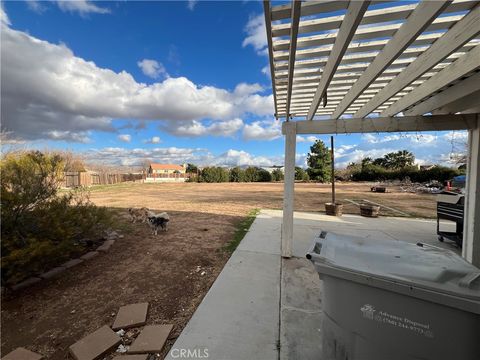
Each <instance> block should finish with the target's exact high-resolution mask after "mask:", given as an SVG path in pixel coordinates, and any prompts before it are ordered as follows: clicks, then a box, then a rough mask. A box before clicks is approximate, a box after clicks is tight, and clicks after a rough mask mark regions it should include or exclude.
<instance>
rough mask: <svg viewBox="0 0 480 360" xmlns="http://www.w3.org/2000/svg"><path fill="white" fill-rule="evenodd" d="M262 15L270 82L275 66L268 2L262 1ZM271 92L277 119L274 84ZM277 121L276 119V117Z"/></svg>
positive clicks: (273, 77)
mask: <svg viewBox="0 0 480 360" xmlns="http://www.w3.org/2000/svg"><path fill="white" fill-rule="evenodd" d="M263 14H264V17H265V30H266V32H267V43H268V58H269V60H270V78H271V79H272V81H274V79H275V66H274V64H273V45H272V19H271V13H270V1H269V0H264V1H263ZM272 92H273V103H274V108H275V117H277V112H278V110H277V94H276V89H275V84H273V86H272ZM277 120H278V117H277Z"/></svg>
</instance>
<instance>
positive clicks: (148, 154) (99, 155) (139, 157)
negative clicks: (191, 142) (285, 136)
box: [82, 147, 305, 167]
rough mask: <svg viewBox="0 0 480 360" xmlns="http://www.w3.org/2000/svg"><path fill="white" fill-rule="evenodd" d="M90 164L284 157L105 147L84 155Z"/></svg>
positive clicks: (223, 162)
mask: <svg viewBox="0 0 480 360" xmlns="http://www.w3.org/2000/svg"><path fill="white" fill-rule="evenodd" d="M82 155H83V157H84V158H85V159H86V161H87V162H88V163H91V164H96V165H98V164H107V165H116V166H140V165H142V164H143V163H144V162H145V161H146V160H148V161H155V162H160V163H162V162H163V163H175V164H183V163H193V164H196V165H199V166H227V167H233V166H272V165H281V164H283V156H270V157H268V156H256V155H252V154H250V153H248V152H246V151H243V150H234V149H229V150H227V151H225V152H224V153H222V154H220V155H214V154H212V153H210V152H209V151H208V150H206V149H202V148H177V147H165V148H160V147H158V148H153V149H146V148H136V149H126V148H123V147H106V148H102V149H90V150H89V151H87V152H85V153H84V154H82ZM304 158H305V157H304V156H303V155H301V156H298V157H297V163H299V164H300V163H302V161H303V162H304Z"/></svg>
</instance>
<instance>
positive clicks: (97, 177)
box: [62, 171, 144, 187]
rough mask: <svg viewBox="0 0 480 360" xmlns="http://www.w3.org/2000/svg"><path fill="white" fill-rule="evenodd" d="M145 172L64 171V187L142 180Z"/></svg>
mask: <svg viewBox="0 0 480 360" xmlns="http://www.w3.org/2000/svg"><path fill="white" fill-rule="evenodd" d="M143 179H144V175H143V174H120V173H95V172H79V171H69V172H64V178H63V181H62V186H63V187H77V186H92V185H109V184H118V183H121V182H127V181H141V180H143Z"/></svg>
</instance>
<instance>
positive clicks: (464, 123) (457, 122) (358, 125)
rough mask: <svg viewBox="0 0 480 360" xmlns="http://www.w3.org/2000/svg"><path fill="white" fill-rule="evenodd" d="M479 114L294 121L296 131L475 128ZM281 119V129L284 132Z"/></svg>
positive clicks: (312, 132) (328, 131)
mask: <svg viewBox="0 0 480 360" xmlns="http://www.w3.org/2000/svg"><path fill="white" fill-rule="evenodd" d="M479 120H480V114H458V115H432V116H403V117H378V118H359V119H336V120H317V121H308V120H303V121H296V122H295V124H296V125H295V127H296V133H297V134H353V133H369V132H370V133H372V132H373V133H379V132H409V131H414V132H416V131H445V130H465V129H475V128H476V127H477V126H478V122H479ZM285 126H286V125H285V123H283V124H282V133H283V134H285Z"/></svg>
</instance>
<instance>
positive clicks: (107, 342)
mask: <svg viewBox="0 0 480 360" xmlns="http://www.w3.org/2000/svg"><path fill="white" fill-rule="evenodd" d="M121 341H122V339H121V338H120V337H119V336H118V335H117V334H115V333H114V332H113V331H112V329H110V328H109V327H108V326H107V325H105V326H102V327H101V328H100V329H98V330H97V331H95V332H93V333H91V334H90V335H87V336H86V337H84V338H83V339H82V340H80V341H77V342H76V343H75V344H73V345H72V346H70V348H69V350H70V354H72V356H73V358H74V359H76V360H95V359H98V358H100V357H101V356H103V355H105V354H106V353H108V352H109V351H110V350H112V349H113V348H115V347H116V346H117V345H118V344H120V342H121Z"/></svg>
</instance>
